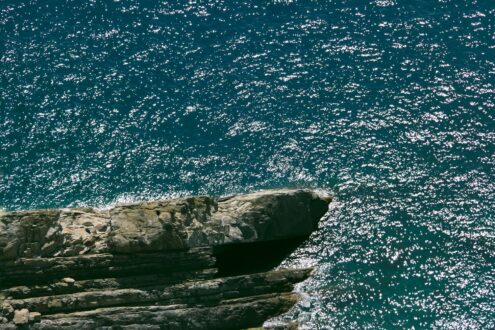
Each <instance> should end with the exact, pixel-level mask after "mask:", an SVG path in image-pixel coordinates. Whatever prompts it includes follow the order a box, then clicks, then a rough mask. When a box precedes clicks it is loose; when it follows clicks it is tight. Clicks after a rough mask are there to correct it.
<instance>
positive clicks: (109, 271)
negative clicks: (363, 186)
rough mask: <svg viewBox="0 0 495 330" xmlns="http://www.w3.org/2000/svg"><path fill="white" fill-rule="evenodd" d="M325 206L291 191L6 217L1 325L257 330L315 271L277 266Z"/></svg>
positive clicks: (0, 245)
mask: <svg viewBox="0 0 495 330" xmlns="http://www.w3.org/2000/svg"><path fill="white" fill-rule="evenodd" d="M329 202H330V199H329V198H327V197H322V196H319V195H317V194H315V193H314V192H312V191H309V190H300V189H299V190H286V189H284V190H266V191H261V192H256V193H251V194H246V195H239V196H232V197H229V198H223V199H216V198H212V197H208V196H198V197H190V198H178V199H172V200H165V201H153V202H144V203H136V204H130V205H121V206H116V207H114V208H112V209H110V210H106V211H101V210H95V209H90V208H74V209H58V210H34V211H18V212H6V213H2V214H0V303H1V304H2V309H1V312H2V313H1V315H0V317H1V318H2V320H4V322H5V321H6V322H7V323H2V324H0V328H8V327H15V325H16V324H17V325H21V324H24V326H29V327H31V328H35V329H54V328H55V329H56V328H73V327H83V328H84V329H91V328H105V327H107V328H111V327H119V328H129V327H131V328H132V327H137V326H140V327H148V328H160V329H208V328H246V327H253V326H260V325H261V324H262V323H263V322H264V321H265V320H266V319H267V318H270V317H273V316H275V315H278V314H280V313H283V312H285V311H287V310H288V309H289V308H290V307H291V306H292V305H293V304H294V303H295V302H296V301H297V294H294V293H291V291H292V288H293V285H294V284H295V283H297V282H299V281H302V280H304V279H305V278H306V277H307V276H308V275H309V273H310V270H295V269H294V270H275V271H273V270H270V269H271V268H273V267H274V266H276V265H277V264H279V263H280V261H281V259H282V258H283V257H284V256H285V255H287V253H289V252H290V251H291V250H292V249H294V248H295V246H297V244H299V243H300V242H301V241H302V239H304V238H306V237H307V236H308V235H309V234H311V232H312V231H314V230H315V229H316V228H317V225H318V221H319V219H320V218H321V217H322V216H323V215H324V214H325V212H326V211H327V209H328V203H329ZM2 297H3V298H2Z"/></svg>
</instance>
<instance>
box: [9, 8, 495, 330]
mask: <svg viewBox="0 0 495 330" xmlns="http://www.w3.org/2000/svg"><path fill="white" fill-rule="evenodd" d="M494 111H495V3H494V2H493V1H460V0H458V1H454V0H452V1H449V0H442V1H438V0H428V1H426V0H425V1H418V0H408V1H392V0H375V1H345V0H343V1H318V2H317V1H309V0H307V1H302V0H301V1H295V0H294V1H290V0H287V1H276V0H275V1H274V0H266V1H252V0H245V1H239V0H232V1H221V0H219V1H200V0H198V1H189V2H188V1H161V0H160V1H158V0H146V1H145V0H139V1H138V0H136V1H129V0H120V1H119V0H115V1H110V0H108V1H102V0H84V1H82V0H57V1H48V0H46V1H35V0H30V1H28V0H2V1H1V2H0V208H3V209H6V210H16V209H25V208H46V207H62V206H82V205H88V206H96V207H107V206H109V205H112V204H114V203H121V202H127V201H135V200H147V199H155V198H168V197H173V196H182V195H191V194H213V195H226V194H232V193H240V192H245V191H252V190H256V189H262V188H273V187H287V186H288V187H310V188H318V189H323V190H325V191H328V192H330V193H331V194H333V195H334V196H335V202H334V203H333V204H332V207H331V209H330V211H329V213H328V215H327V216H326V217H325V218H324V220H323V221H322V223H321V229H320V230H319V231H318V232H317V233H315V234H314V235H312V236H311V238H310V240H309V241H308V242H307V243H305V244H304V245H303V246H302V247H301V248H299V249H298V250H297V251H296V252H295V253H294V254H293V255H292V256H291V257H289V259H288V260H286V261H285V263H284V265H292V266H294V265H296V266H309V265H311V266H315V267H316V270H315V273H314V275H313V277H312V278H310V279H309V280H307V281H306V282H304V283H302V284H301V285H299V286H298V287H297V290H299V291H301V292H305V298H304V299H303V300H302V302H301V303H300V304H299V305H298V306H297V307H296V308H295V309H294V310H292V311H291V312H290V313H289V314H288V315H287V316H285V318H292V319H297V320H299V322H300V323H301V326H302V328H303V329H494V328H495V223H494V220H495V216H494V213H495V212H494V211H495V173H494V170H495V154H494V153H495V113H494Z"/></svg>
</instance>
